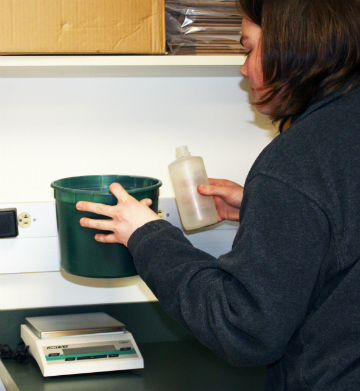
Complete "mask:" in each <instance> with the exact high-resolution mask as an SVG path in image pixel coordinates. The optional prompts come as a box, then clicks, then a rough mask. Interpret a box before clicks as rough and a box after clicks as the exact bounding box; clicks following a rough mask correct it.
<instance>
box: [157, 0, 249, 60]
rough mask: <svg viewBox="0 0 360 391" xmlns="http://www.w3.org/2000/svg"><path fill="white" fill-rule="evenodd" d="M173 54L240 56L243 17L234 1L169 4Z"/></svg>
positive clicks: (169, 1)
mask: <svg viewBox="0 0 360 391" xmlns="http://www.w3.org/2000/svg"><path fill="white" fill-rule="evenodd" d="M165 10H166V37H167V45H168V50H169V51H170V53H171V54H241V53H243V48H242V47H241V45H240V35H241V17H240V15H239V12H238V10H237V8H236V3H235V1H232V0H193V1H189V0H166V2H165Z"/></svg>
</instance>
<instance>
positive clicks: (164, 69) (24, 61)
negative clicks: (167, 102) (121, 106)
mask: <svg viewBox="0 0 360 391" xmlns="http://www.w3.org/2000/svg"><path fill="white" fill-rule="evenodd" d="M243 63H244V56H242V55H239V56H234V55H233V56H210V55H209V56H175V55H148V56H144V55H139V56H133V55H129V56H126V55H125V56H124V55H108V56H104V55H95V56H88V55H83V56H72V55H71V56H70V55H66V56H57V55H54V56H42V55H39V56H4V55H2V56H0V77H2V78H10V77H184V76H185V77H220V76H221V77H239V76H240V67H241V65H242V64H243Z"/></svg>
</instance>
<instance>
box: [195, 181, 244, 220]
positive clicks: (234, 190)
mask: <svg viewBox="0 0 360 391" xmlns="http://www.w3.org/2000/svg"><path fill="white" fill-rule="evenodd" d="M198 192H199V194H201V195H204V196H213V197H214V200H215V206H216V209H217V211H218V218H219V221H223V220H233V221H238V220H239V213H240V205H241V201H242V198H243V193H244V188H243V187H242V186H240V185H238V184H237V183H235V182H231V181H228V180H226V179H214V178H209V186H205V185H200V186H198Z"/></svg>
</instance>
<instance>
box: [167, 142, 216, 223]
mask: <svg viewBox="0 0 360 391" xmlns="http://www.w3.org/2000/svg"><path fill="white" fill-rule="evenodd" d="M169 171H170V177H171V181H172V184H173V187H174V192H175V198H176V203H177V207H178V209H179V214H180V218H181V222H182V225H183V226H184V228H185V229H186V230H192V229H196V228H201V227H205V226H207V225H211V224H215V223H217V221H218V214H217V210H216V207H215V202H214V198H213V197H207V196H202V195H200V194H199V193H198V191H197V187H198V185H208V184H209V180H208V177H207V175H206V171H205V166H204V162H203V159H202V158H201V157H200V156H190V153H189V151H188V148H187V146H183V147H179V148H176V160H175V161H174V162H172V163H171V164H170V165H169Z"/></svg>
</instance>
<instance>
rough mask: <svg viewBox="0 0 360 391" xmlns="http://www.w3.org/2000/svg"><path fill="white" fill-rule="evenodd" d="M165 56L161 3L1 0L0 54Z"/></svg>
mask: <svg viewBox="0 0 360 391" xmlns="http://www.w3.org/2000/svg"><path fill="white" fill-rule="evenodd" d="M164 52H165V1H164V0H0V53H1V54H75V53H76V54H120V53H121V54H161V53H164Z"/></svg>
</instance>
